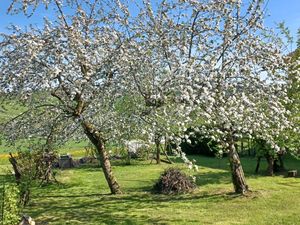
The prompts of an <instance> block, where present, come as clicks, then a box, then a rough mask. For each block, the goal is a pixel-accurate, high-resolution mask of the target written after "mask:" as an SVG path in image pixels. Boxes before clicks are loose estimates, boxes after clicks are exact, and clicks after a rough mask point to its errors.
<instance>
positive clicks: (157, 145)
mask: <svg viewBox="0 0 300 225" xmlns="http://www.w3.org/2000/svg"><path fill="white" fill-rule="evenodd" d="M154 141H155V146H156V164H160V135H158V134H157V135H156V137H155V140H154Z"/></svg>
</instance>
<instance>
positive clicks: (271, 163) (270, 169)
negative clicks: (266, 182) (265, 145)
mask: <svg viewBox="0 0 300 225" xmlns="http://www.w3.org/2000/svg"><path fill="white" fill-rule="evenodd" d="M266 158H267V161H268V169H267V173H268V175H269V176H273V175H274V157H273V156H271V155H266Z"/></svg>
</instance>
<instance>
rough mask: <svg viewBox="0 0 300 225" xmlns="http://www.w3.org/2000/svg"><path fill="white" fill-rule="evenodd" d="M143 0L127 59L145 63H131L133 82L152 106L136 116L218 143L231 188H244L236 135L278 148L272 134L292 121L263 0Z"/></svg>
mask: <svg viewBox="0 0 300 225" xmlns="http://www.w3.org/2000/svg"><path fill="white" fill-rule="evenodd" d="M144 4H145V5H146V7H144V9H145V11H142V12H141V14H140V15H139V17H138V18H139V20H138V22H137V26H139V28H140V29H137V32H139V31H143V32H142V33H141V34H139V35H137V37H138V43H139V45H138V46H137V51H136V54H138V56H135V58H134V60H132V62H135V63H136V64H135V66H136V67H137V68H138V67H142V68H144V69H145V70H144V71H143V70H142V69H137V71H139V72H138V73H139V74H138V76H137V75H136V74H135V75H134V77H133V78H134V79H133V80H134V81H133V82H132V83H135V85H136V86H137V88H136V91H137V92H138V93H139V94H140V95H141V96H143V98H144V99H145V103H146V105H147V103H148V105H151V110H153V113H148V114H142V115H144V116H146V117H148V119H149V117H150V118H152V121H154V124H155V125H158V124H159V123H160V124H161V127H162V129H163V130H164V131H165V132H167V133H169V134H170V133H171V134H170V135H171V136H173V137H174V135H172V131H171V132H170V128H171V127H172V126H173V127H174V124H177V125H178V126H177V128H178V127H180V129H179V130H181V131H185V130H187V129H188V128H193V129H192V130H193V133H198V132H199V133H201V134H202V135H203V134H204V135H206V136H208V137H210V138H212V139H213V140H215V141H217V142H219V143H220V144H222V145H223V147H224V151H225V152H226V153H228V156H229V161H230V168H231V173H232V181H233V185H234V190H235V192H237V193H245V192H247V191H248V185H247V183H246V180H245V176H244V172H243V169H242V165H241V161H240V158H239V155H238V153H237V150H236V148H235V144H236V142H237V141H238V140H239V138H242V137H245V136H248V137H257V138H261V139H263V140H265V141H266V142H268V143H269V144H270V145H271V146H272V149H274V151H276V150H279V147H278V146H277V144H276V141H275V139H276V137H278V136H279V135H280V133H281V132H282V131H283V130H285V129H287V128H289V127H291V126H292V124H291V121H289V118H288V114H289V111H288V110H287V109H286V108H285V104H286V103H288V102H289V98H288V96H287V87H288V83H287V73H286V69H287V64H286V61H284V56H283V54H281V46H280V42H279V41H278V40H277V39H276V38H275V37H274V35H273V34H272V32H271V31H269V30H268V29H267V28H265V27H264V26H263V17H264V12H263V9H264V2H263V1H261V0H251V1H238V0H226V1H193V0H185V1H176V2H174V1H172V2H169V1H162V2H161V4H160V5H159V7H153V6H152V5H151V1H144ZM139 53H141V54H139ZM132 57H134V56H133V55H132ZM141 87H143V88H141ZM149 100H152V101H151V104H150V103H149V102H148V101H149ZM152 103H153V104H152ZM172 109H173V110H172ZM177 115H180V116H179V117H176V116H177ZM182 133H183V132H182ZM176 138H178V137H176Z"/></svg>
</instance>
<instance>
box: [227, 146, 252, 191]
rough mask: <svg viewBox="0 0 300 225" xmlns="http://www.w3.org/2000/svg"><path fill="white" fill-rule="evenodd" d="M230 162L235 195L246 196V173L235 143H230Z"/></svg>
mask: <svg viewBox="0 0 300 225" xmlns="http://www.w3.org/2000/svg"><path fill="white" fill-rule="evenodd" d="M228 150H229V152H228V153H229V154H228V157H229V162H230V169H231V176H232V183H233V186H234V191H235V193H239V194H244V193H246V192H247V191H248V190H249V189H248V185H247V184H246V179H245V175H244V171H243V168H242V165H241V161H240V157H239V155H238V153H237V151H236V149H235V146H234V142H233V141H232V142H230V144H229V148H228Z"/></svg>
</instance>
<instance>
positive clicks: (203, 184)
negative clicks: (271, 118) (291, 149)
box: [0, 157, 300, 225]
mask: <svg viewBox="0 0 300 225" xmlns="http://www.w3.org/2000/svg"><path fill="white" fill-rule="evenodd" d="M195 158H196V159H197V164H198V165H199V166H200V169H199V171H198V172H196V173H195V172H194V174H195V175H196V176H197V184H198V188H197V190H196V191H195V192H194V193H192V194H185V195H173V196H165V195H154V194H151V193H150V189H151V187H152V185H153V184H154V182H155V180H156V179H157V178H158V177H159V174H160V173H161V172H162V171H163V170H164V169H165V168H167V167H169V165H166V164H162V165H155V164H149V163H148V162H147V163H145V162H138V161H134V162H133V165H120V164H119V165H117V164H115V165H114V168H113V169H114V172H115V175H116V177H117V178H118V180H119V182H120V184H121V185H122V187H123V191H124V192H125V194H122V195H119V196H112V195H109V194H108V193H109V190H108V188H107V185H106V183H105V180H104V176H103V174H102V172H101V169H99V168H96V167H93V166H85V167H81V168H76V169H69V170H64V171H59V172H58V175H57V178H58V180H59V182H60V184H59V185H50V186H46V187H42V188H35V189H34V190H33V193H32V201H31V203H30V204H29V205H28V207H27V208H26V209H25V211H26V213H27V214H29V215H30V216H32V217H33V218H34V219H35V220H36V222H37V224H95V225H99V224H172V225H173V224H221V225H226V224H249V225H250V224H251V225H259V224H261V225H268V224H274V225H279V224H282V225H288V224H295V225H296V224H300V179H299V178H285V177H284V176H282V175H278V176H275V177H266V176H264V175H263V173H262V174H258V175H253V171H254V168H255V159H254V158H244V159H243V165H244V169H245V172H246V176H247V181H248V184H249V186H250V188H251V190H252V193H250V194H249V196H247V197H241V196H236V195H234V194H232V184H231V180H230V173H229V172H228V170H227V168H228V165H227V160H226V159H222V160H219V159H215V158H208V157H195ZM285 162H286V167H288V168H291V169H298V171H300V162H299V161H297V160H295V159H290V158H289V159H286V161H285ZM2 164H4V162H3V161H2ZM176 166H180V167H182V168H184V169H185V167H184V166H183V165H182V164H179V163H178V164H177V165H176ZM265 167H266V164H262V165H261V169H262V170H264V169H265ZM5 168H6V166H5V165H2V166H1V167H0V173H1V171H2V174H3V173H4V170H6V169H5ZM185 170H186V169H185ZM186 172H187V173H191V171H188V170H186ZM7 178H8V177H7V176H4V175H2V176H1V178H0V179H1V180H2V181H3V180H4V179H7ZM1 180H0V181H1Z"/></svg>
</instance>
